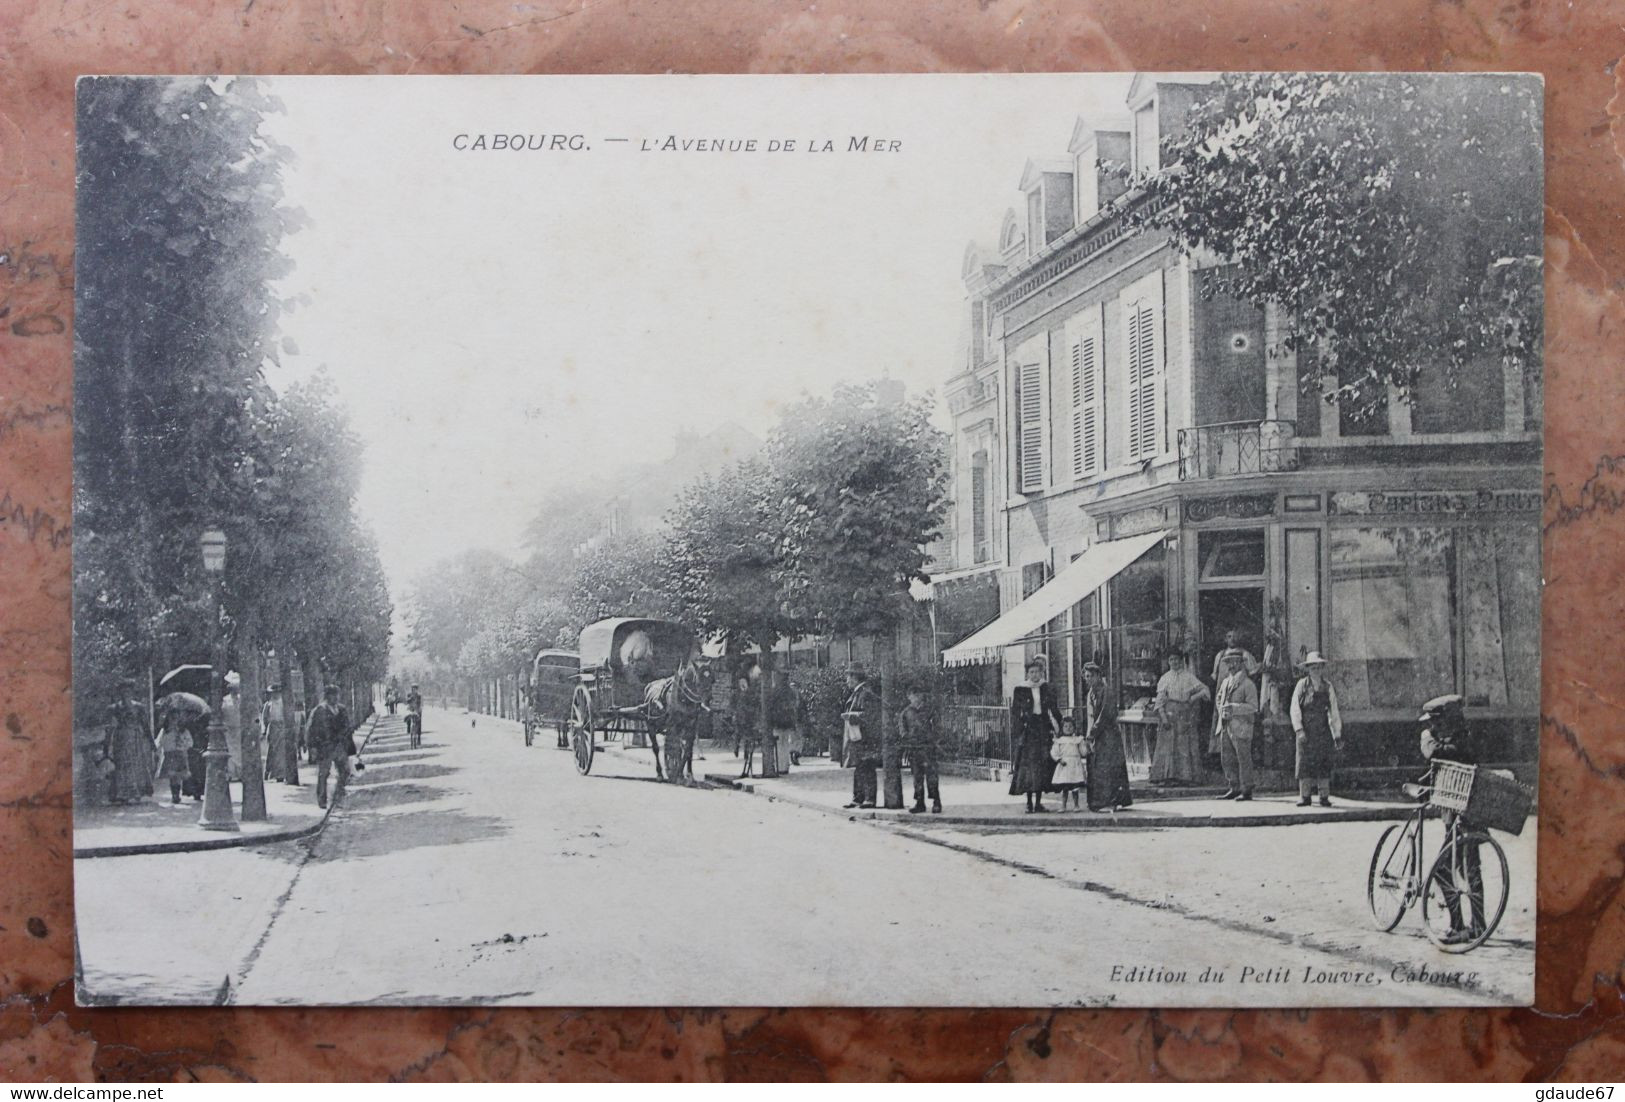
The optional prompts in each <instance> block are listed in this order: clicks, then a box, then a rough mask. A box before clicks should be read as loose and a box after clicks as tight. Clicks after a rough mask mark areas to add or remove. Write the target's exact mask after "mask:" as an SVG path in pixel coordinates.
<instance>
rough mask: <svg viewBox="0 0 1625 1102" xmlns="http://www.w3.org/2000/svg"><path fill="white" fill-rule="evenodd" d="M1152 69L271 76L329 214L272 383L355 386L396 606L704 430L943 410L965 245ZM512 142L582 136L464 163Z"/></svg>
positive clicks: (301, 245) (294, 166)
mask: <svg viewBox="0 0 1625 1102" xmlns="http://www.w3.org/2000/svg"><path fill="white" fill-rule="evenodd" d="M1128 82H1129V76H1128V75H1125V74H1090V75H1085V74H1062V75H1025V74H1024V75H996V74H981V75H963V76H949V75H931V76H909V77H879V76H866V77H859V76H839V77H742V76H729V77H724V76H667V77H411V78H387V77H353V78H316V77H305V78H274V79H271V80H269V81H268V83H269V84H270V86H271V90H272V91H273V92H274V94H275V95H276V96H277V97H278V98H279V99H280V100H281V101H282V103H283V104H284V106H285V108H286V110H285V112H284V113H282V114H279V115H276V116H273V117H272V118H271V119H270V120H269V121H268V123H267V130H268V131H269V132H270V134H271V136H273V137H274V138H275V139H276V140H277V141H279V142H281V143H282V144H284V145H286V146H288V147H289V148H290V149H292V151H293V153H294V159H293V161H292V163H291V164H289V165H288V166H287V167H286V169H285V170H284V186H285V192H286V197H285V201H286V203H287V204H288V205H290V206H294V207H298V208H301V209H302V210H303V211H304V212H305V214H306V215H307V216H308V218H309V220H310V225H309V226H308V227H307V228H305V229H302V230H300V231H299V232H297V233H295V234H293V235H291V236H289V237H288V238H287V239H286V240H285V241H284V245H283V248H284V251H285V252H286V253H287V254H288V255H289V256H290V258H291V259H292V260H293V261H294V265H295V267H294V273H293V275H292V276H291V277H290V278H289V279H287V280H286V281H285V282H284V284H283V285H282V287H281V290H282V291H283V292H284V293H285V294H287V295H289V296H293V297H295V299H296V302H297V304H298V305H297V306H296V308H295V309H294V310H293V312H292V313H290V314H288V315H286V316H285V317H284V318H283V320H282V326H281V328H282V333H283V335H284V336H285V337H286V338H287V342H288V344H287V351H286V354H284V355H283V356H282V357H281V365H280V366H279V367H278V368H276V369H275V370H273V371H272V372H271V381H272V383H273V385H277V386H285V385H287V384H289V383H291V382H293V381H294V380H296V379H300V378H304V377H307V376H309V375H311V374H312V373H314V372H316V371H317V370H318V369H325V370H326V371H327V373H328V374H329V375H330V376H331V378H332V379H333V381H334V383H335V384H336V386H337V388H338V391H339V393H340V396H341V398H342V400H343V401H344V402H345V404H346V405H347V406H348V408H349V410H350V413H351V417H352V420H353V423H354V426H355V428H356V430H357V431H358V433H359V434H360V436H361V438H362V440H363V442H364V444H365V447H366V471H365V475H364V477H363V483H362V488H361V491H360V497H359V501H358V507H359V511H360V513H361V514H362V517H363V519H364V521H365V522H366V523H368V524H369V525H370V526H371V527H372V529H373V531H374V532H375V533H376V535H377V536H378V540H379V545H380V553H381V556H382V559H383V563H384V568H385V571H386V573H387V574H388V576H389V579H390V586H391V591H392V593H393V595H394V597H395V599H396V603H397V605H399V604H400V602H401V599H402V597H403V595H404V593H405V592H406V589H407V586H408V585H409V583H410V581H411V580H412V579H413V578H415V577H417V576H419V575H420V574H421V573H422V572H423V571H425V570H426V569H427V568H429V567H431V566H432V565H433V564H434V563H436V562H437V561H439V560H441V559H444V558H446V557H448V556H450V555H453V554H456V553H457V552H459V551H462V550H465V549H468V548H472V547H487V548H492V549H495V550H498V551H501V552H503V553H505V554H509V555H518V554H519V553H520V551H521V542H522V541H521V534H522V532H523V530H524V528H525V526H526V524H527V523H528V522H529V521H530V520H531V519H532V517H533V516H534V515H535V513H536V511H537V506H538V503H539V502H540V501H541V500H542V498H543V497H544V495H545V494H546V493H547V491H548V490H549V489H550V488H551V487H553V486H556V485H560V484H562V483H566V482H580V481H581V480H583V479H587V480H604V481H606V482H608V481H609V480H611V479H612V476H613V473H614V472H615V471H616V470H617V469H618V468H620V467H623V466H625V465H630V464H632V463H646V462H650V461H656V462H658V461H659V460H660V459H662V458H664V457H666V456H668V455H670V454H671V451H672V446H673V443H674V441H675V439H676V436H677V434H678V432H679V431H681V430H685V429H686V430H690V431H694V432H699V433H704V432H707V431H709V430H711V429H713V428H716V427H718V426H720V425H722V424H725V423H727V422H730V421H731V422H735V423H737V424H739V425H741V426H743V427H745V428H746V429H749V430H750V431H751V432H753V433H755V434H757V435H758V436H764V435H766V433H767V432H768V430H769V429H771V427H772V426H773V424H774V423H775V422H776V420H777V417H778V411H779V410H780V409H782V408H783V407H784V405H785V404H787V403H789V402H792V401H794V400H795V399H796V398H797V397H798V396H800V395H801V394H803V393H815V394H823V393H828V392H829V390H830V389H831V388H832V387H833V386H834V385H835V384H836V383H838V382H842V381H861V380H865V379H871V378H875V377H878V376H880V375H882V374H888V375H890V376H891V377H893V378H895V379H899V380H902V381H903V382H904V383H906V384H907V386H908V388H909V390H910V392H911V393H921V392H924V391H928V390H929V391H934V392H935V393H936V394H937V395H938V397H939V399H940V395H941V388H942V383H943V381H944V380H945V379H946V378H947V377H948V376H949V375H951V374H952V373H953V372H954V370H955V361H956V354H957V350H958V348H959V344H960V339H961V338H960V332H961V329H962V326H963V320H962V319H963V315H964V312H965V305H964V285H963V283H962V282H961V279H960V271H961V264H962V262H963V258H964V253H965V248H966V245H967V244H968V243H969V242H970V241H971V239H972V238H975V239H977V240H980V241H983V242H986V243H987V244H989V245H991V244H992V243H993V242H994V239H995V237H996V235H997V232H998V228H999V224H1000V221H1001V219H1002V217H1003V214H1004V211H1005V210H1006V209H1007V208H1011V207H1018V208H1019V201H1020V195H1019V193H1018V191H1017V185H1018V183H1019V181H1020V178H1021V173H1022V168H1023V166H1024V164H1025V163H1026V160H1027V159H1028V158H1029V157H1032V156H1052V157H1053V156H1064V155H1065V154H1066V146H1067V143H1068V141H1069V139H1070V137H1071V134H1072V128H1073V124H1074V123H1075V121H1076V120H1077V118H1078V117H1079V116H1080V115H1082V116H1085V117H1088V118H1091V119H1112V118H1117V117H1120V116H1121V115H1122V114H1123V97H1124V95H1125V94H1126V92H1127V88H1128ZM498 133H503V134H510V135H511V134H520V135H536V136H542V135H549V136H551V135H563V136H565V137H568V136H570V135H579V137H578V138H577V139H576V142H577V144H578V145H580V146H581V148H579V149H574V150H571V149H556V148H546V149H541V150H531V149H525V150H520V151H515V150H511V149H509V150H493V149H484V150H476V149H472V148H469V149H462V150H459V149H458V148H456V146H457V145H458V144H462V145H466V146H472V145H474V144H475V143H476V141H477V138H478V136H479V135H482V134H484V135H487V144H491V142H490V137H489V136H490V135H494V134H498ZM459 135H466V136H467V137H466V138H459V137H458V136H459ZM853 137H868V138H870V139H871V141H870V145H871V146H873V145H874V140H875V139H880V140H884V141H885V142H887V143H888V146H887V151H885V152H850V151H848V150H849V147H850V144H851V140H852V138H853ZM611 138H624V139H627V140H625V141H621V142H612V141H609V140H608V139H611ZM668 138H674V139H676V141H677V142H679V143H681V142H683V141H685V140H688V141H692V140H694V139H708V140H718V139H719V140H723V141H729V140H733V141H746V140H750V139H755V141H756V143H757V148H756V150H755V151H754V152H746V151H739V152H712V151H698V150H694V149H692V148H691V149H689V150H687V151H683V150H681V149H679V150H678V151H666V150H662V149H661V148H660V147H661V146H662V145H664V144H665V143H666V139H668ZM826 140H828V141H830V142H832V143H833V144H834V147H835V151H833V152H824V151H822V143H823V142H824V141H826ZM775 141H777V142H780V143H788V142H794V143H795V145H794V148H793V149H783V148H781V149H777V150H773V151H769V145H770V143H771V142H775ZM892 142H896V143H898V146H897V148H896V149H892V148H890V145H889V143H892ZM645 143H647V144H648V145H649V146H650V147H652V148H650V149H647V150H646V149H645V148H644V145H645ZM544 144H548V145H551V144H552V143H551V142H544ZM809 147H811V148H809ZM943 421H944V424H946V419H945V417H944V418H943Z"/></svg>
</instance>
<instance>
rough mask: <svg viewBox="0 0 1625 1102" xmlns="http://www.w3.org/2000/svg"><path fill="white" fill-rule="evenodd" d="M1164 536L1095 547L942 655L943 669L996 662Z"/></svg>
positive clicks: (1159, 533) (1149, 534) (1157, 534)
mask: <svg viewBox="0 0 1625 1102" xmlns="http://www.w3.org/2000/svg"><path fill="white" fill-rule="evenodd" d="M1167 535H1168V533H1167V532H1164V531H1157V532H1147V533H1146V534H1145V535H1143V536H1130V537H1129V538H1127V539H1120V540H1108V541H1107V542H1105V543H1097V544H1095V545H1094V546H1093V547H1091V548H1089V550H1087V551H1085V552H1084V553H1083V554H1082V555H1079V556H1078V557H1077V559H1076V560H1074V561H1073V562H1071V563H1068V564H1067V565H1066V566H1065V567H1064V568H1063V569H1062V570H1061V571H1060V572H1059V573H1057V574H1056V575H1055V577H1053V578H1051V579H1050V580H1049V581H1048V582H1046V583H1045V584H1044V585H1043V586H1041V587H1040V588H1039V589H1038V590H1036V591H1035V592H1034V593H1033V594H1032V596H1030V597H1028V598H1027V599H1026V600H1025V601H1022V602H1021V603H1020V604H1019V605H1017V606H1016V607H1014V608H1012V609H1011V610H1010V611H1008V612H1006V613H1004V615H1002V616H1000V617H999V618H998V619H997V620H994V621H993V622H992V623H991V624H988V625H987V626H986V627H984V628H982V629H981V630H980V631H978V632H976V633H975V634H973V635H971V636H970V637H969V638H967V639H964V640H962V641H961V642H959V643H956V644H954V645H953V646H951V647H949V648H948V649H947V650H945V651H943V652H942V664H943V665H945V666H971V665H976V664H977V663H981V662H997V661H998V660H999V658H1000V657H1001V656H1002V655H1003V653H1004V648H1005V647H1008V646H1013V645H1015V644H1016V643H1020V642H1022V641H1024V640H1025V639H1026V638H1027V637H1028V636H1030V635H1032V634H1033V633H1035V632H1037V631H1039V630H1041V629H1042V628H1043V626H1044V625H1045V624H1047V623H1049V622H1050V621H1051V620H1053V619H1055V618H1056V617H1057V616H1059V615H1061V614H1062V613H1063V612H1065V611H1066V610H1067V609H1069V608H1071V607H1072V606H1073V605H1075V604H1077V603H1078V602H1079V601H1081V600H1083V599H1084V598H1085V597H1087V596H1089V594H1091V593H1093V592H1094V591H1095V590H1097V589H1099V588H1100V587H1101V586H1103V585H1105V584H1106V583H1107V582H1109V581H1111V580H1112V579H1113V578H1115V577H1117V575H1119V574H1121V573H1122V572H1123V571H1124V570H1125V569H1127V568H1128V566H1129V565H1130V564H1131V563H1133V562H1134V560H1136V559H1138V558H1139V557H1140V556H1141V555H1143V554H1145V553H1146V552H1147V551H1149V550H1151V549H1152V548H1153V547H1155V546H1156V545H1157V544H1159V543H1161V542H1162V540H1163V539H1164V537H1166V536H1167Z"/></svg>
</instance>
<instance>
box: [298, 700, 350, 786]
mask: <svg viewBox="0 0 1625 1102" xmlns="http://www.w3.org/2000/svg"><path fill="white" fill-rule="evenodd" d="M305 742H306V743H307V744H308V745H309V746H310V749H311V753H313V754H314V755H315V756H316V806H317V807H326V806H327V774H328V770H330V769H333V768H337V769H338V774H339V780H338V785H337V786H336V787H335V788H334V789H333V799H334V800H335V801H337V800H338V798H339V795H340V794H341V793H343V791H344V786H345V785H347V784H349V783H350V713H349V712H347V711H345V710H344V705H342V704H340V703H339V687H338V686H337V685H329V686H327V688H325V689H323V690H322V702H321V703H320V704H318V705H316V707H315V708H314V709H312V710H311V713H310V722H309V723H307V724H306V725H305Z"/></svg>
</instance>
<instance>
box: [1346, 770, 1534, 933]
mask: <svg viewBox="0 0 1625 1102" xmlns="http://www.w3.org/2000/svg"><path fill="white" fill-rule="evenodd" d="M1425 779H1426V780H1428V781H1429V782H1431V783H1428V784H1406V785H1404V786H1402V787H1403V791H1404V792H1405V794H1406V795H1407V796H1409V797H1411V798H1412V799H1414V800H1418V801H1421V802H1420V803H1419V805H1418V807H1417V809H1416V814H1414V815H1412V816H1411V817H1410V819H1409V820H1407V821H1406V822H1404V823H1394V824H1393V825H1391V826H1389V827H1388V828H1387V829H1386V830H1384V831H1383V832H1382V835H1381V837H1379V838H1378V839H1377V846H1376V849H1375V850H1373V851H1372V854H1371V868H1370V870H1369V871H1368V872H1367V874H1366V902H1367V904H1368V905H1369V906H1370V908H1371V917H1372V918H1373V919H1374V920H1375V921H1376V924H1377V928H1378V929H1379V930H1382V931H1383V932H1384V933H1386V932H1388V931H1389V930H1392V929H1393V928H1394V927H1396V926H1398V925H1399V923H1400V920H1401V919H1403V918H1404V917H1405V912H1406V911H1408V910H1409V909H1410V908H1411V907H1413V906H1414V905H1415V904H1416V902H1417V901H1418V900H1420V901H1421V903H1422V927H1423V930H1424V931H1425V932H1426V933H1427V937H1428V940H1429V941H1431V942H1432V943H1433V944H1434V945H1435V946H1437V947H1438V948H1439V949H1441V950H1443V951H1444V952H1446V953H1466V952H1470V951H1471V950H1473V949H1476V948H1478V947H1479V946H1480V945H1483V944H1484V942H1486V941H1487V940H1489V937H1490V935H1491V934H1493V933H1494V932H1495V928H1496V926H1497V925H1499V924H1500V921H1501V918H1502V916H1503V915H1504V914H1505V913H1506V905H1507V895H1508V892H1509V884H1508V881H1507V858H1506V852H1505V851H1504V850H1502V849H1501V844H1500V843H1499V842H1497V841H1496V840H1495V839H1494V838H1492V837H1491V836H1490V834H1489V830H1488V829H1487V828H1489V827H1494V828H1497V829H1501V830H1506V831H1508V832H1509V833H1512V834H1517V833H1519V832H1521V831H1522V829H1523V823H1524V820H1525V819H1527V817H1528V814H1529V805H1530V802H1531V796H1530V793H1529V792H1528V790H1527V789H1525V788H1524V787H1523V786H1522V785H1520V784H1518V783H1517V782H1516V781H1515V780H1512V779H1511V778H1508V777H1502V776H1500V775H1499V774H1496V773H1491V772H1488V771H1483V772H1481V771H1480V770H1479V769H1478V767H1476V766H1471V765H1461V764H1459V763H1457V762H1449V761H1436V762H1434V763H1433V766H1432V768H1431V769H1430V770H1429V773H1428V776H1427V778H1425ZM1434 809H1437V810H1438V811H1439V812H1440V813H1441V814H1442V816H1443V820H1444V830H1445V838H1444V842H1443V844H1442V845H1441V846H1440V847H1439V852H1438V854H1437V855H1436V856H1435V857H1434V858H1433V860H1432V862H1431V864H1427V873H1426V875H1425V876H1424V875H1422V873H1421V871H1420V870H1421V869H1422V868H1423V867H1424V864H1425V862H1424V857H1425V854H1426V850H1425V848H1424V840H1425V831H1424V824H1425V823H1426V821H1427V819H1428V818H1429V817H1430V812H1432V811H1433V810H1434ZM1486 849H1487V850H1488V851H1489V857H1488V859H1486V858H1485V854H1484V851H1485V850H1486ZM1464 916H1466V921H1463V918H1464Z"/></svg>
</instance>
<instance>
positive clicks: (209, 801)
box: [197, 528, 241, 831]
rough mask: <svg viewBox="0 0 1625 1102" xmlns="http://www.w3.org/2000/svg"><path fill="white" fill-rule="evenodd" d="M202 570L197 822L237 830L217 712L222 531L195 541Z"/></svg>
mask: <svg viewBox="0 0 1625 1102" xmlns="http://www.w3.org/2000/svg"><path fill="white" fill-rule="evenodd" d="M199 544H200V546H201V547H202V550H203V569H204V572H205V573H207V574H208V575H209V608H210V610H211V611H210V616H209V633H210V639H211V640H212V647H213V652H212V655H211V658H210V662H209V748H208V749H207V750H205V751H203V762H204V772H203V814H202V816H201V817H200V818H199V819H198V821H197V825H198V826H200V827H202V828H203V829H204V830H227V831H231V830H239V829H241V828H240V827H239V826H238V825H237V818H236V816H235V815H234V814H233V813H232V809H231V782H230V778H229V775H228V773H227V763H228V762H229V761H230V760H231V751H230V750H229V749H227V747H226V725H225V722H224V720H222V718H221V715H220V706H221V699H222V697H223V695H224V694H223V693H222V691H221V686H222V678H223V677H224V671H225V668H226V640H225V636H224V635H222V634H221V631H220V587H221V584H222V582H223V580H224V577H223V576H224V573H225V569H226V534H225V533H224V532H222V531H221V530H220V529H218V528H210V529H209V530H207V531H206V532H204V533H203V537H202V539H201V540H200V541H199Z"/></svg>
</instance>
